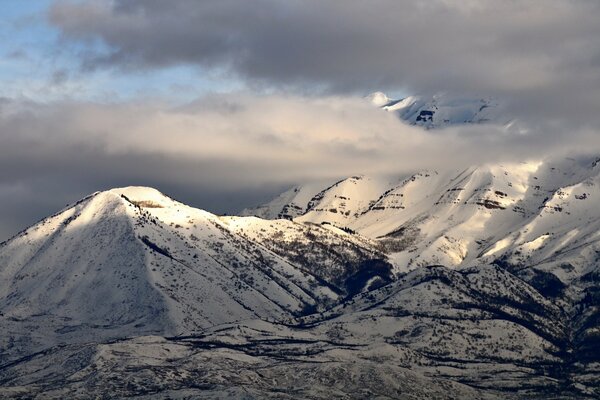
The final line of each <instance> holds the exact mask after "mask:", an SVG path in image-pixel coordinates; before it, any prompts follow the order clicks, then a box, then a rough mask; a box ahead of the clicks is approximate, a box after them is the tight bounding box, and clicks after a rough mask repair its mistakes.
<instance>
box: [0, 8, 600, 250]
mask: <svg viewBox="0 0 600 400" xmlns="http://www.w3.org/2000/svg"><path fill="white" fill-rule="evenodd" d="M599 20H600V2H597V1H595V0H571V1H564V0H560V1H558V0H556V1H555V0H529V1H512V0H507V1H496V0H490V1H486V0H477V1H475V0H473V1H471V0H429V1H420V0H410V1H401V0H371V1H359V0H356V1H355V0H329V1H320V0H319V1H317V0H304V1H299V0H287V1H280V0H214V1H213V0H169V1H164V0H113V1H109V0H106V1H103V0H76V1H75V0H64V1H61V0H58V1H54V0H35V1H20V0H6V1H3V2H2V16H1V17H0V37H1V40H0V240H3V239H6V238H8V237H9V236H11V235H12V234H14V233H16V231H18V230H20V229H22V228H24V227H25V226H27V225H29V224H31V223H33V222H35V221H36V220H38V219H40V218H42V217H44V216H46V215H47V214H49V213H52V212H54V211H56V210H57V209H59V208H61V207H62V206H64V205H65V204H66V203H69V202H73V201H74V200H77V199H78V198H80V197H82V196H84V195H85V194H87V193H90V192H93V191H96V190H102V189H107V188H110V187H115V186H123V185H149V186H154V187H157V188H158V189H160V190H162V191H163V192H166V193H168V194H171V195H172V196H174V197H176V198H178V199H180V200H182V201H184V202H186V203H188V204H191V205H194V206H197V207H201V208H205V209H207V210H210V211H215V212H220V213H221V212H234V211H236V210H237V209H240V208H243V207H244V206H248V205H252V204H255V203H258V202H261V201H264V200H266V199H268V198H269V197H270V196H271V195H272V194H274V193H276V192H278V191H280V190H283V189H285V188H287V187H288V186H290V185H292V184H294V183H298V182H303V181H306V180H312V179H323V178H325V179H334V178H337V177H342V176H347V175H350V174H355V173H372V174H375V173H386V174H389V173H392V174H394V173H398V174H400V173H406V172H409V171H414V170H416V169H419V168H425V167H434V168H452V167H456V166H458V164H461V163H481V162H489V161H492V162H493V161H503V160H511V161H515V160H516V161H518V160H526V159H539V158H543V157H546V156H549V155H562V154H567V153H569V152H581V151H586V152H596V151H598V152H600V134H599V132H600V113H599V112H598V105H599V104H600V40H598V38H600V24H598V21H599ZM378 90H381V91H384V92H386V93H388V94H389V95H391V96H392V97H396V98H399V97H402V96H405V95H408V94H423V95H431V94H434V93H440V92H443V93H446V94H450V95H456V96H468V97H471V96H473V97H475V98H479V97H494V98H497V99H499V101H501V102H502V104H503V105H504V108H505V112H506V113H507V115H509V116H510V118H514V119H517V120H518V121H520V124H521V125H520V126H522V127H523V128H524V129H523V130H521V131H520V132H518V133H515V132H506V131H505V130H504V129H502V127H495V126H487V125H486V126H470V127H468V128H467V127H454V128H449V129H444V130H441V131H425V130H422V129H420V128H416V127H411V126H407V125H406V124H404V123H402V122H401V121H400V120H399V119H398V118H396V117H395V116H394V115H392V114H390V113H387V112H385V111H382V110H380V109H377V108H375V107H373V106H372V105H370V104H369V103H368V102H366V101H365V100H364V99H363V97H364V96H365V95H367V94H368V93H371V92H373V91H378Z"/></svg>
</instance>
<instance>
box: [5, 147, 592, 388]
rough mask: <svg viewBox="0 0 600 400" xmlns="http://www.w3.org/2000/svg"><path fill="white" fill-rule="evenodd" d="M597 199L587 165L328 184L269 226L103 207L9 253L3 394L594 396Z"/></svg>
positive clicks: (80, 212) (126, 192) (95, 205)
mask: <svg viewBox="0 0 600 400" xmlns="http://www.w3.org/2000/svg"><path fill="white" fill-rule="evenodd" d="M599 196H600V159H598V158H597V157H587V156H580V157H576V158H569V159H547V160H541V161H536V162H526V163H525V162H524V163H514V164H486V165H478V166H472V167H469V168H466V169H464V170H460V171H454V170H447V171H435V170H427V171H421V172H418V173H415V174H412V175H409V176H398V177H397V178H388V177H368V176H353V177H349V178H347V179H342V180H340V181H338V182H335V183H332V182H316V183H313V184H309V185H307V186H299V187H296V188H294V189H292V190H290V191H288V192H286V193H284V194H283V195H281V196H279V197H278V198H276V199H275V200H274V201H272V202H270V203H269V204H267V205H265V206H264V207H258V208H255V209H253V210H248V212H247V213H248V214H260V215H262V217H263V218H258V217H253V216H248V217H219V216H216V215H214V214H211V213H209V212H206V211H202V210H198V209H195V208H192V207H189V206H186V205H184V204H181V203H179V202H177V201H175V200H173V199H171V198H169V197H167V196H165V195H163V194H161V193H160V192H158V191H156V190H154V189H150V188H140V187H129V188H120V189H113V190H110V191H106V192H98V193H95V194H93V195H90V196H88V197H86V198H85V199H82V200H81V201H79V202H77V203H76V204H74V205H72V206H70V207H67V208H66V209H64V210H62V211H61V212H59V213H57V214H56V215H54V216H51V217H49V218H47V219H45V220H43V221H41V222H40V223H38V224H36V225H34V226H33V227H31V228H29V229H27V230H25V231H23V232H21V233H20V234H18V235H16V236H15V237H14V238H12V239H11V240H9V241H7V242H5V243H3V244H1V245H0V282H2V284H0V396H1V397H9V398H11V397H14V398H19V397H27V396H29V397H32V396H35V395H38V396H41V397H49V398H53V397H54V398H64V397H70V398H86V397H90V396H89V395H90V394H99V393H103V390H106V388H107V387H110V388H111V389H110V391H111V392H112V393H114V394H117V395H119V396H122V397H125V396H141V397H144V398H161V397H166V396H171V397H174V398H178V397H181V398H185V397H186V396H188V397H190V396H191V397H194V396H195V397H199V398H202V396H205V397H206V398H219V397H221V398H222V397H227V398H246V397H247V395H248V394H251V395H252V396H255V397H259V398H269V397H272V398H277V397H278V396H279V397H284V398H285V397H287V398H307V397H308V398H331V397H332V396H333V397H336V396H337V397H339V398H364V397H376V396H379V397H380V398H402V396H405V397H407V398H440V399H442V398H449V397H450V398H452V397H453V398H537V399H546V398H597V397H598V396H600V385H599V384H598V382H600V356H599V355H600V352H599V350H600V339H599V338H600V324H599V321H600V301H599V299H600V295H599V294H600V234H599V232H600V209H599V208H598V206H597V204H598V201H597V200H598V198H599ZM259 370H260V373H258V372H257V371H259ZM361 390H362V392H361ZM245 396H246V397H245Z"/></svg>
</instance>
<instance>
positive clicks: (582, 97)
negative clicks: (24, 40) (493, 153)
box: [49, 0, 600, 120]
mask: <svg viewBox="0 0 600 400" xmlns="http://www.w3.org/2000/svg"><path fill="white" fill-rule="evenodd" d="M49 15H50V19H51V21H52V22H53V23H54V24H55V26H57V27H58V28H59V29H60V30H61V32H62V34H63V37H64V38H65V39H66V40H73V41H83V42H86V41H87V42H88V43H92V42H93V41H98V40H99V41H101V42H102V43H103V44H104V46H103V47H102V49H103V50H102V51H91V50H90V51H89V52H88V53H87V55H86V57H85V60H84V63H85V64H86V65H87V66H89V67H105V66H117V67H120V68H126V69H127V68H161V67H165V66H172V65H179V64H191V65H197V66H199V67H202V68H218V69H225V70H228V71H230V72H232V73H234V74H236V76H238V77H242V78H244V79H246V81H247V82H248V83H250V84H253V83H259V84H263V85H267V86H268V87H271V86H276V87H280V88H290V87H291V88H295V89H298V88H300V89H301V90H305V91H306V90H308V91H310V90H322V89H325V90H329V91H337V92H345V91H354V92H359V93H362V94H364V93H366V92H369V91H372V90H374V89H398V88H401V89H405V90H407V91H409V92H411V93H415V92H417V93H423V92H437V91H448V92H451V93H477V94H484V95H486V96H489V95H493V96H499V97H501V98H506V99H507V101H510V103H511V105H512V106H513V107H514V108H515V110H516V111H522V110H523V107H524V106H526V110H527V111H525V112H527V113H530V111H531V110H536V109H538V110H539V111H540V113H541V114H556V112H557V111H564V113H563V116H564V115H566V114H569V115H571V117H572V119H573V120H579V117H581V116H585V115H587V116H588V118H589V116H590V115H591V114H595V111H594V110H595V108H596V105H597V104H598V102H599V100H600V90H598V89H599V88H600V41H599V40H598V38H599V37H600V24H599V23H598V21H599V20H600V3H598V2H596V1H589V0H573V1H563V0H529V1H496V0H477V1H473V0H456V1H452V0H428V1H419V0H410V1H401V0H372V1H359V0H331V1H311V0H305V1H298V0H289V1H279V0H206V1H195V0H174V1H159V0H157V1H148V0H116V1H112V2H108V1H91V0H90V1H83V2H76V3H74V2H68V1H67V2H65V1H61V2H58V3H56V4H55V5H54V6H53V7H52V9H51V11H50V13H49Z"/></svg>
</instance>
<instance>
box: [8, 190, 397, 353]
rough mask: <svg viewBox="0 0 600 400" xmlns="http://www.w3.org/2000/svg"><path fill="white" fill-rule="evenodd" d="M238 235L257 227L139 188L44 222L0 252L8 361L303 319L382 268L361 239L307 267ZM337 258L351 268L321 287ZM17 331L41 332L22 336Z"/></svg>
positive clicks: (270, 229)
mask: <svg viewBox="0 0 600 400" xmlns="http://www.w3.org/2000/svg"><path fill="white" fill-rule="evenodd" d="M290 224H291V225H296V224H294V223H292V222H290ZM243 226H254V224H253V219H252V218H225V219H224V220H222V219H221V218H219V217H218V216H215V215H213V214H210V213H208V212H205V211H202V210H198V209H194V208H192V207H188V206H186V205H184V204H181V203H179V202H176V201H174V200H172V199H170V198H168V197H166V196H164V195H162V194H161V193H160V192H158V191H156V190H154V189H150V188H140V187H129V188H121V189H113V190H110V191H106V192H99V193H95V194H93V195H91V196H89V197H87V198H85V199H83V200H81V201H79V202H78V203H76V204H75V205H73V206H71V207H68V208H67V209H65V210H63V211H61V212H59V213H58V214H56V215H54V216H52V217H50V218H47V219H45V220H43V221H41V222H40V223H38V224H36V225H34V226H33V227H31V228H29V229H27V230H25V231H23V232H22V233H20V234H19V235H17V236H15V237H14V238H12V239H11V240H9V241H8V242H6V243H3V244H2V245H1V246H0V266H1V268H0V282H3V284H2V285H0V312H1V314H0V318H3V319H5V320H6V321H7V322H6V324H5V325H4V326H5V327H8V329H9V330H12V329H13V326H14V327H15V328H14V329H16V331H15V332H13V333H14V335H13V334H12V333H10V334H7V335H4V336H3V338H2V339H1V341H0V343H4V345H5V346H6V347H4V346H3V349H4V350H5V351H6V354H5V355H6V356H8V355H11V354H12V355H19V354H21V353H26V352H27V351H31V350H32V349H38V348H42V347H44V346H45V345H46V344H47V343H54V342H56V341H58V342H61V341H71V340H73V338H87V339H90V338H96V337H97V338H108V337H126V336H129V335H131V334H133V333H135V334H142V333H153V334H154V333H159V334H181V333H183V332H192V331H195V330H198V329H202V328H205V327H209V326H214V325H218V324H222V323H226V322H232V321H239V320H244V319H250V318H272V319H281V318H287V317H290V316H294V315H299V314H301V313H303V312H305V310H306V309H311V310H312V309H319V308H321V307H325V306H328V305H331V304H335V302H336V301H338V300H339V299H340V298H341V297H340V296H341V295H346V294H347V292H348V290H347V285H348V283H347V282H346V280H348V279H351V278H352V277H353V276H354V275H356V274H359V273H360V271H361V270H362V269H368V268H369V265H368V260H370V259H371V258H376V259H377V260H382V259H385V256H384V255H383V254H382V253H380V252H377V250H376V249H374V247H373V244H372V243H370V242H367V241H363V242H355V243H354V244H353V249H352V250H351V251H349V252H348V253H336V254H330V253H328V252H326V251H324V252H322V253H320V254H319V255H318V256H315V257H312V258H311V260H310V263H308V262H307V261H306V260H304V264H303V260H298V259H293V257H292V256H291V255H287V254H285V252H282V251H279V252H275V251H272V250H270V249H268V248H267V246H264V245H263V244H262V243H261V241H258V240H255V239H254V238H250V237H248V236H247V235H245V234H242V227H243ZM286 228H287V227H286ZM288 230H290V229H288ZM308 230H309V228H308V227H305V226H303V225H302V226H300V225H298V229H297V231H298V237H297V238H296V241H297V242H298V243H302V244H303V245H305V246H310V243H311V242H315V241H319V243H329V245H330V246H338V247H340V246H342V245H341V244H340V243H343V244H345V243H346V241H345V238H344V237H343V235H341V234H340V233H339V232H333V231H332V230H329V229H324V228H318V229H310V231H311V233H310V234H307V232H308ZM261 231H263V232H265V233H266V234H269V235H270V236H271V237H273V236H275V235H276V233H277V232H278V231H279V228H278V227H277V226H275V225H274V224H273V223H271V222H267V223H266V224H262V225H261ZM290 231H291V230H290ZM345 254H347V255H348V257H350V256H352V262H354V263H355V266H354V267H353V268H352V269H349V270H348V271H349V272H348V273H347V274H346V275H344V277H343V278H344V279H342V278H340V279H338V280H337V281H335V282H329V280H328V279H325V278H326V277H327V276H329V275H328V273H327V271H328V270H329V269H331V270H338V271H339V270H340V269H343V267H344V266H345V265H346V263H347V262H348V261H349V260H348V259H346V258H344V255H345ZM381 262H383V263H385V262H384V261H381ZM307 264H308V265H307ZM386 265H387V264H386ZM390 269H391V266H389V267H388V272H389V270H390ZM359 275H360V274H359ZM359 286H360V285H359ZM360 290H362V286H360V287H359V288H358V291H360ZM19 324H21V325H27V326H35V325H42V326H46V327H47V329H46V330H44V331H43V332H39V331H37V330H35V329H33V330H27V331H28V332H29V333H28V332H26V333H23V332H19V330H18V329H17V326H18V325H19Z"/></svg>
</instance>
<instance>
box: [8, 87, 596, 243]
mask: <svg viewBox="0 0 600 400" xmlns="http://www.w3.org/2000/svg"><path fill="white" fill-rule="evenodd" d="M568 141H569V143H570V144H571V145H570V146H566V142H567V141H566V140H565V139H564V136H562V135H560V134H559V132H558V131H557V132H552V131H551V130H548V131H544V132H543V133H542V132H538V131H534V132H531V133H528V134H522V133H519V132H513V131H510V130H506V129H504V128H502V127H498V126H489V125H472V126H469V127H464V126H463V127H453V128H447V129H444V130H435V131H434V130H431V131H426V130H423V129H421V128H418V127H413V126H409V125H406V124H405V123H403V122H402V121H401V120H400V119H398V118H397V117H396V116H395V115H394V114H392V113H389V112H386V111H384V110H381V109H378V108H376V107H374V106H372V105H371V104H370V103H368V102H367V101H366V100H364V99H362V98H359V97H348V96H344V97H340V96H327V97H318V98H315V97H306V96H291V95H262V96H256V95H254V94H250V93H237V94H235V95H212V96H206V97H203V98H201V99H198V100H197V101H195V102H193V103H190V104H187V105H185V106H179V107H173V106H171V105H168V104H164V103H152V102H141V101H140V102H129V103H119V104H99V103H81V102H62V103H56V102H55V103H50V104H39V103H31V102H16V101H5V102H4V104H3V105H2V106H1V107H0V142H1V143H2V146H1V147H0V208H3V209H7V208H9V209H13V210H15V217H14V218H13V219H14V221H13V222H10V221H9V222H7V223H5V225H4V226H3V231H2V232H0V234H2V235H4V236H7V235H9V234H10V233H14V232H15V231H16V227H15V226H14V224H15V223H16V222H17V221H18V220H27V218H29V220H33V219H34V216H35V217H42V216H44V215H45V214H48V213H50V212H51V211H55V210H56V209H57V208H59V207H61V206H63V205H64V204H65V203H66V202H70V201H73V200H75V199H77V198H79V197H81V196H83V195H84V194H86V193H89V192H93V191H95V190H99V189H106V188H109V187H113V186H118V185H137V184H141V185H149V186H155V187H158V188H160V189H161V190H163V191H165V192H167V193H170V194H172V195H174V196H176V197H178V198H180V199H181V200H183V201H186V202H189V203H191V204H194V205H196V206H198V207H203V208H206V209H208V210H212V211H216V212H225V211H229V212H232V211H236V210H237V209H240V208H242V207H244V206H248V205H251V204H253V203H255V202H258V201H263V200H265V199H266V198H268V197H269V196H270V195H271V194H273V193H274V192H276V191H279V190H282V189H284V188H286V187H288V186H290V185H292V184H295V183H298V182H303V181H308V180H316V179H335V178H338V177H345V176H349V175H351V174H358V173H366V174H403V173H410V172H414V171H416V170H419V169H424V168H460V167H464V166H467V165H471V164H478V163H486V162H498V161H511V160H512V161H522V160H526V159H540V158H543V157H544V156H545V155H546V154H558V153H561V152H564V151H565V149H568V150H570V151H572V150H574V147H573V146H572V144H573V143H577V144H578V148H577V150H580V151H582V150H586V151H592V150H593V149H596V150H597V151H599V152H600V146H598V143H597V141H596V135H595V133H594V132H591V131H587V130H579V131H572V132H571V136H570V137H569V139H568Z"/></svg>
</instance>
